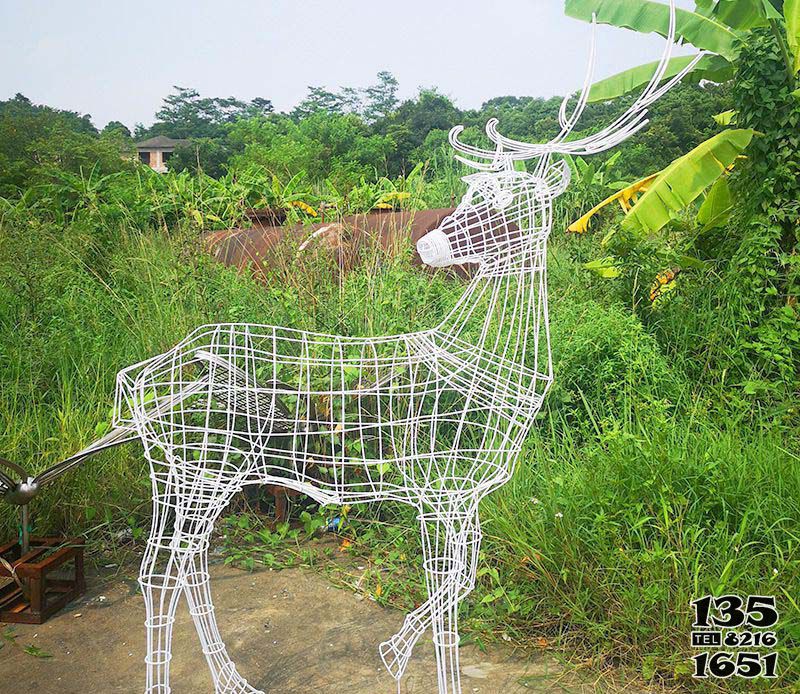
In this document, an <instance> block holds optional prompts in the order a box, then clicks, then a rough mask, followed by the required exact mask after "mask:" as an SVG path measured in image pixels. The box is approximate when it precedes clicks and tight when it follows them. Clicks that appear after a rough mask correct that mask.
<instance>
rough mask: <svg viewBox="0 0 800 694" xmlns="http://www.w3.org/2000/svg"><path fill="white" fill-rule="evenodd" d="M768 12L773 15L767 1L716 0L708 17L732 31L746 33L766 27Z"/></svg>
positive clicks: (773, 12) (772, 10)
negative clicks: (736, 30)
mask: <svg viewBox="0 0 800 694" xmlns="http://www.w3.org/2000/svg"><path fill="white" fill-rule="evenodd" d="M770 11H771V12H770ZM768 12H770V16H771V15H773V14H775V8H773V7H772V5H771V4H770V2H769V0H718V1H717V3H716V4H715V5H714V7H713V9H712V10H711V13H710V16H711V17H713V18H714V19H716V20H717V21H718V22H721V23H722V24H726V25H727V26H729V27H731V28H732V29H739V30H741V31H748V30H750V29H755V28H757V27H764V26H767V25H768V24H769V22H768V15H767V13H768Z"/></svg>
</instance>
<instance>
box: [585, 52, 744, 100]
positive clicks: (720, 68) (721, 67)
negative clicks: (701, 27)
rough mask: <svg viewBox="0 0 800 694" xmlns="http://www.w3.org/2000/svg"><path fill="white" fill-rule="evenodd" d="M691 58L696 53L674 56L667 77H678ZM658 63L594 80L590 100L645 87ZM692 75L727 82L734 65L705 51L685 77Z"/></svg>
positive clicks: (699, 78)
mask: <svg viewBox="0 0 800 694" xmlns="http://www.w3.org/2000/svg"><path fill="white" fill-rule="evenodd" d="M692 60H694V56H691V55H685V56H679V57H677V58H672V59H671V60H670V61H669V64H668V65H667V71H666V72H665V73H664V79H665V80H668V79H671V78H673V77H675V75H677V74H678V73H680V72H681V71H682V70H683V69H684V68H685V67H686V66H687V65H688V64H689V63H691V62H692ZM657 67H658V61H655V62H652V63H646V64H645V65H639V66H638V67H634V68H631V69H630V70H624V71H623V72H619V73H617V74H616V75H612V76H611V77H606V78H605V79H603V80H600V81H599V82H595V83H594V84H593V85H592V88H591V90H590V91H589V102H590V103H594V102H597V101H610V100H611V99H616V98H617V97H619V96H622V95H623V94H627V93H628V92H632V91H634V90H637V89H643V88H644V87H645V86H646V85H647V84H649V82H650V80H651V79H652V77H653V75H654V74H655V71H656V68H657ZM690 77H691V79H693V80H695V81H699V80H711V81H712V82H727V81H728V80H729V79H731V78H732V77H733V65H731V63H729V62H728V61H727V60H726V59H725V58H723V57H722V56H719V55H705V56H703V57H702V58H701V59H700V60H699V62H698V63H697V65H695V67H694V69H693V70H692V71H691V72H690V73H689V75H687V77H686V79H689V78H690Z"/></svg>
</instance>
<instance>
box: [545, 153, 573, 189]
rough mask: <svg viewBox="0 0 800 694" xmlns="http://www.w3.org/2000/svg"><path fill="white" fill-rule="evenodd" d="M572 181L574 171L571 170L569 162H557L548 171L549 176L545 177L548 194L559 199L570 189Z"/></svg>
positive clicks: (564, 160)
mask: <svg viewBox="0 0 800 694" xmlns="http://www.w3.org/2000/svg"><path fill="white" fill-rule="evenodd" d="M571 180H572V169H570V168H569V163H568V162H567V160H566V159H562V160H561V161H557V162H556V163H555V164H553V165H552V166H551V167H550V168H549V169H547V175H546V176H545V184H546V185H547V189H548V193H549V194H550V195H552V196H553V197H554V198H557V197H558V196H559V195H561V194H562V193H563V192H564V191H565V190H566V189H567V188H568V187H569V183H570V181H571Z"/></svg>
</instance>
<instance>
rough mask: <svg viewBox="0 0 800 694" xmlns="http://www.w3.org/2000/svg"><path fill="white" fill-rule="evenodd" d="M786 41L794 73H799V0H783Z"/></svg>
mask: <svg viewBox="0 0 800 694" xmlns="http://www.w3.org/2000/svg"><path fill="white" fill-rule="evenodd" d="M783 16H784V18H785V19H786V39H787V42H788V43H789V49H790V50H791V51H792V54H793V56H794V73H795V74H797V73H798V72H800V0H785V2H784V3H783Z"/></svg>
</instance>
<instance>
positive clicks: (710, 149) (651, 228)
mask: <svg viewBox="0 0 800 694" xmlns="http://www.w3.org/2000/svg"><path fill="white" fill-rule="evenodd" d="M753 135H754V131H753V130H749V129H739V130H725V131H723V132H721V133H719V134H718V135H715V136H714V137H712V138H711V139H709V140H706V141H705V142H703V143H701V144H700V145H698V146H697V147H695V148H694V149H693V150H692V151H691V152H689V153H688V154H685V155H684V156H682V157H680V159H676V160H675V161H674V162H672V163H671V164H670V165H669V166H668V167H667V168H666V169H664V170H663V171H662V172H661V174H660V175H659V176H658V178H657V179H656V180H655V181H654V182H653V184H652V185H651V187H650V189H649V190H648V191H647V192H646V193H645V194H644V195H643V196H642V197H641V198H640V199H639V202H637V203H636V205H634V207H633V209H632V210H631V211H630V212H629V213H628V215H627V216H626V217H625V219H624V220H623V222H622V226H623V228H624V229H626V230H628V231H631V232H638V233H647V232H650V233H655V232H657V231H658V230H659V229H661V228H662V227H663V226H664V225H665V224H667V223H669V221H670V220H671V219H672V215H673V213H676V212H679V211H680V210H682V209H684V208H686V207H687V206H688V205H690V204H691V203H692V202H693V201H694V200H696V199H697V198H698V197H699V196H700V195H701V194H702V193H703V191H704V190H705V189H706V188H708V186H710V185H712V184H713V183H714V182H715V181H716V180H717V179H718V178H719V177H720V176H721V175H722V174H723V173H725V171H726V170H727V168H728V167H729V166H730V165H731V164H733V162H735V161H736V158H737V157H738V156H739V155H740V154H741V153H742V152H743V151H744V150H745V149H746V148H747V146H748V145H749V144H750V141H751V140H752V139H753Z"/></svg>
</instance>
